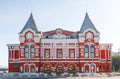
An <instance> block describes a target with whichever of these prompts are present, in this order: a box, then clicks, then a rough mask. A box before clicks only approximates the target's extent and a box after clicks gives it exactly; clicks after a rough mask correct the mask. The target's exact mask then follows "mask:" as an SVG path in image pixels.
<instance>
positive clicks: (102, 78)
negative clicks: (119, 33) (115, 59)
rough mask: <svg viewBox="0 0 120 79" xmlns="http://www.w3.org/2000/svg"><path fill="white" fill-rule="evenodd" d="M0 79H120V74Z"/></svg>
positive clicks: (2, 76)
mask: <svg viewBox="0 0 120 79" xmlns="http://www.w3.org/2000/svg"><path fill="white" fill-rule="evenodd" d="M0 79H120V73H111V74H106V75H97V76H73V77H70V76H69V77H57V78H48V77H11V76H5V75H3V74H0Z"/></svg>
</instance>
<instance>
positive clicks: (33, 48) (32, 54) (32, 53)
mask: <svg viewBox="0 0 120 79" xmlns="http://www.w3.org/2000/svg"><path fill="white" fill-rule="evenodd" d="M30 49H31V57H32V58H33V57H34V52H35V47H34V46H33V45H32V46H31V48H30Z"/></svg>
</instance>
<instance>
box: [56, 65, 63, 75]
mask: <svg viewBox="0 0 120 79" xmlns="http://www.w3.org/2000/svg"><path fill="white" fill-rule="evenodd" d="M56 72H57V74H61V73H63V72H64V69H63V66H62V65H61V64H59V65H57V67H56Z"/></svg>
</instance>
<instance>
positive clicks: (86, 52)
mask: <svg viewBox="0 0 120 79" xmlns="http://www.w3.org/2000/svg"><path fill="white" fill-rule="evenodd" d="M84 52H85V57H86V58H88V55H89V46H88V45H85V48H84Z"/></svg>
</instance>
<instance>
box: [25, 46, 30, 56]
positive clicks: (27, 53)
mask: <svg viewBox="0 0 120 79" xmlns="http://www.w3.org/2000/svg"><path fill="white" fill-rule="evenodd" d="M25 57H26V58H28V57H29V46H28V45H26V46H25Z"/></svg>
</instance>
